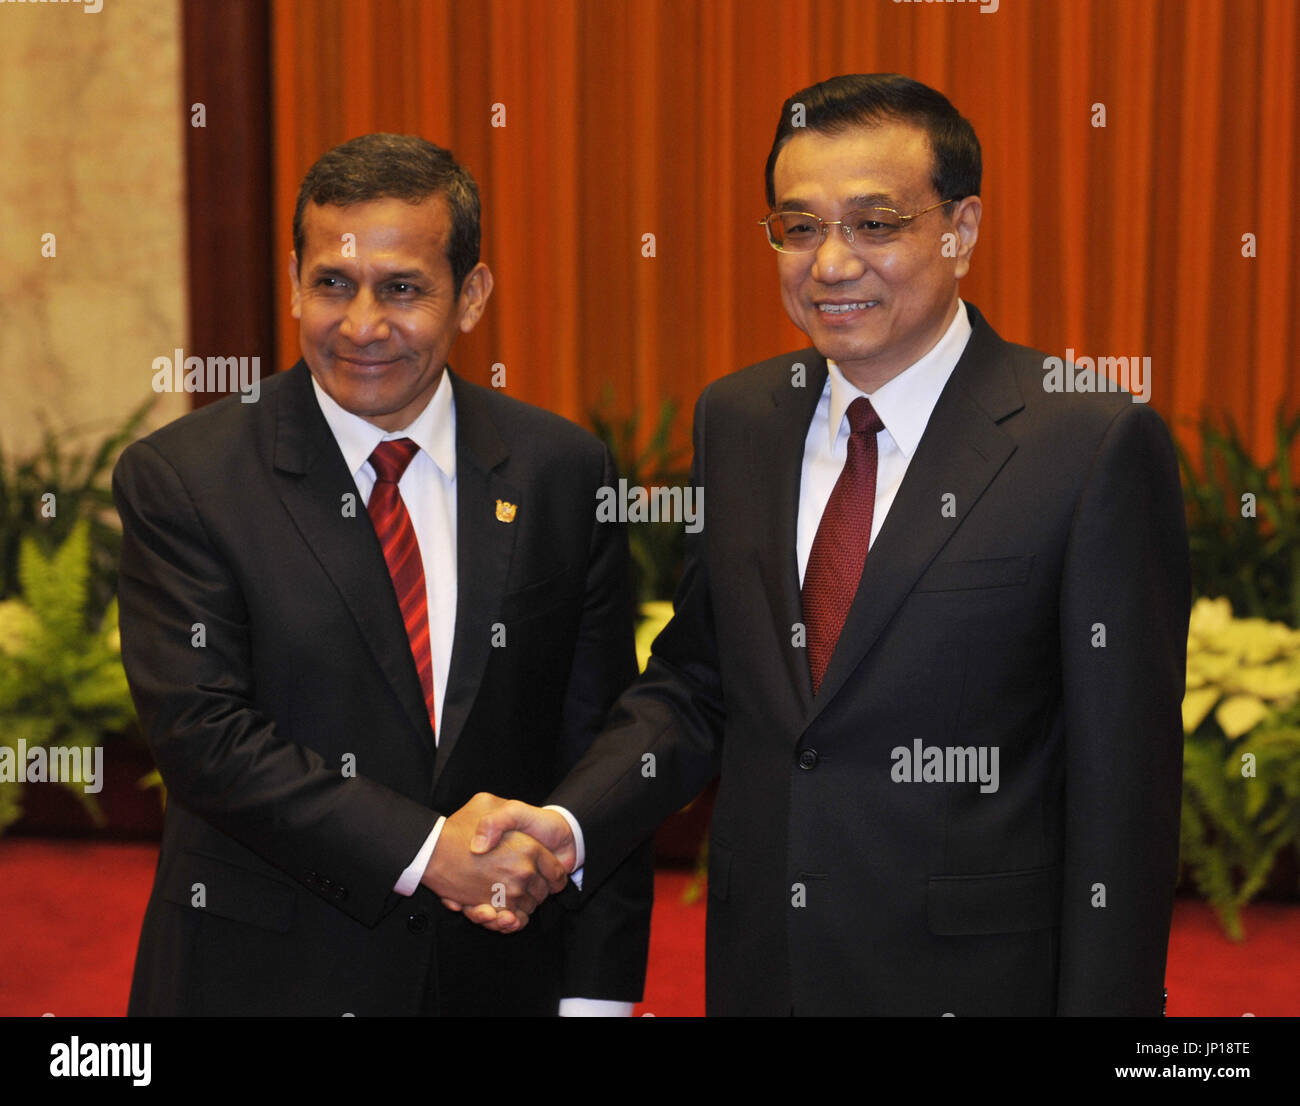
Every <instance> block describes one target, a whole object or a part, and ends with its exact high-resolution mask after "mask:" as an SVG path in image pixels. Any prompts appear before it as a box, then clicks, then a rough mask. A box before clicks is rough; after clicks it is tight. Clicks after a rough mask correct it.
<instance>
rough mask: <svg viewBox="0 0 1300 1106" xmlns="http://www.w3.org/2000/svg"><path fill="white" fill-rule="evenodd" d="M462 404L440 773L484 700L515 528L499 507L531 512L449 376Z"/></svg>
mask: <svg viewBox="0 0 1300 1106" xmlns="http://www.w3.org/2000/svg"><path fill="white" fill-rule="evenodd" d="M447 372H448V374H449V375H450V376H451V383H452V394H453V395H454V396H455V400H456V638H455V643H454V644H453V646H452V651H451V669H450V672H449V673H448V676H447V694H446V696H445V697H444V700H443V707H442V717H441V718H440V719H439V720H438V758H437V769H436V771H435V777H436V774H437V772H441V770H442V767H443V766H444V765H445V764H446V763H447V759H448V758H449V757H450V756H451V753H452V750H453V749H454V748H455V747H456V742H457V741H458V740H459V739H460V735H461V732H462V731H463V730H464V727H465V722H466V720H467V719H468V718H469V713H470V709H471V708H472V707H473V705H474V700H475V698H476V697H477V696H478V692H479V684H480V683H481V681H482V679H483V671H484V669H485V668H486V667H487V661H488V656H489V654H490V652H491V649H492V623H493V622H495V621H496V619H497V615H498V613H499V612H500V609H501V599H502V597H503V596H504V594H505V587H506V579H507V574H508V572H509V569H510V556H511V553H512V552H513V550H514V544H515V533H516V528H515V526H514V525H512V524H510V523H506V522H502V521H501V520H499V519H498V518H497V515H496V502H497V500H498V499H501V500H505V501H506V502H508V503H513V504H515V505H516V506H517V507H518V508H519V510H521V511H527V510H529V509H530V506H532V505H530V504H528V503H522V504H521V503H520V495H519V491H518V489H517V488H516V487H515V486H514V485H513V484H511V483H510V482H509V481H508V480H506V479H505V478H504V477H503V476H501V475H500V474H499V473H498V472H497V471H496V469H497V468H498V467H499V466H501V465H502V464H504V462H505V460H506V458H507V457H509V456H510V451H509V449H508V448H507V447H506V444H505V442H503V441H502V440H501V435H500V434H499V433H498V431H497V428H496V425H495V424H494V423H493V422H492V419H491V417H490V415H489V414H488V411H487V409H486V405H485V404H484V402H483V397H482V396H481V395H480V394H479V390H478V389H477V388H475V387H473V386H472V385H470V384H467V383H465V382H464V381H462V380H461V379H460V378H459V377H457V376H456V375H455V374H453V373H451V370H450V369H448V370H447Z"/></svg>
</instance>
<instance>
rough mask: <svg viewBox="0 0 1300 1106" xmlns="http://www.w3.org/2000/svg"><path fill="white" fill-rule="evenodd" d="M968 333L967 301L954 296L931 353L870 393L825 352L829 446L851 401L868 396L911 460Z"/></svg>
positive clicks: (969, 333)
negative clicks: (951, 313) (948, 317)
mask: <svg viewBox="0 0 1300 1106" xmlns="http://www.w3.org/2000/svg"><path fill="white" fill-rule="evenodd" d="M970 335H971V326H970V319H969V318H968V317H967V315H966V305H965V304H964V303H963V302H962V301H961V300H958V301H957V313H956V314H955V315H954V316H953V319H952V322H951V323H949V324H948V329H947V330H946V331H944V334H943V337H942V338H940V339H939V340H938V341H937V342H936V343H935V344H934V346H933V347H932V348H931V350H930V351H929V353H927V354H925V356H923V357H922V358H921V359H920V360H919V361H915V362H913V363H912V364H911V365H909V366H908V367H907V368H905V369H904V370H903V371H902V372H901V373H899V374H898V375H897V376H896V377H894V378H893V379H892V380H890V381H888V382H887V383H885V384H882V385H881V386H880V387H879V388H877V389H876V390H875V391H874V392H872V393H870V394H869V395H868V393H866V392H864V391H862V390H861V389H859V388H857V387H856V386H855V385H853V384H851V383H850V382H849V380H848V378H847V377H845V375H844V374H843V373H842V372H841V371H840V367H839V366H838V365H837V364H835V362H834V361H832V360H831V359H830V358H829V357H828V358H827V359H826V367H827V369H828V370H829V373H830V385H831V407H830V438H831V440H830V445H831V448H832V449H834V448H835V438H836V437H837V435H838V434H839V429H840V424H841V423H842V422H843V421H844V416H845V414H846V413H847V412H848V409H849V404H850V403H852V402H853V401H854V400H855V399H857V398H858V397H859V396H867V398H868V399H870V400H871V406H872V407H873V408H875V411H876V414H877V415H879V416H880V421H881V422H882V423H884V424H885V429H886V430H888V431H889V436H890V437H891V438H893V439H894V443H895V444H896V445H897V446H898V448H899V450H901V451H902V453H903V455H904V456H905V457H906V458H907V459H908V460H909V461H910V460H911V459H912V454H913V453H915V452H916V447H917V446H918V445H919V444H920V441H921V435H922V434H923V433H925V424H926V423H928V422H929V421H930V412H931V411H933V410H934V405H935V404H936V403H938V402H939V393H940V392H942V391H943V386H944V385H945V384H947V383H948V377H950V376H951V375H952V370H953V369H955V368H956V367H957V362H958V360H959V359H960V358H961V354H962V350H964V349H965V348H966V342H967V340H968V339H969V338H970Z"/></svg>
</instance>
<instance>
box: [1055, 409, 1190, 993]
mask: <svg viewBox="0 0 1300 1106" xmlns="http://www.w3.org/2000/svg"><path fill="white" fill-rule="evenodd" d="M1190 602H1191V584H1190V570H1189V563H1188V549H1187V529H1186V521H1185V517H1184V513H1183V505H1182V493H1181V488H1180V484H1179V478H1178V466H1177V463H1176V460H1175V455H1174V450H1173V446H1172V443H1171V441H1170V438H1169V434H1168V431H1167V430H1166V429H1165V426H1164V423H1163V422H1162V421H1161V420H1160V418H1159V416H1158V415H1157V414H1156V413H1155V412H1154V411H1152V410H1150V409H1149V408H1147V407H1146V406H1143V405H1138V404H1132V405H1128V406H1126V407H1125V408H1124V410H1123V411H1122V412H1121V413H1120V414H1119V415H1117V416H1116V417H1115V419H1114V420H1113V421H1112V422H1111V424H1110V426H1109V427H1108V429H1107V432H1106V434H1105V436H1104V438H1103V440H1102V442H1101V445H1100V447H1099V449H1098V452H1097V454H1096V456H1095V457H1094V459H1093V462H1092V469H1091V472H1090V473H1089V476H1088V479H1087V483H1086V485H1085V487H1084V491H1083V494H1082V496H1081V498H1080V501H1079V504H1078V507H1077V509H1076V512H1075V516H1074V520H1073V523H1072V526H1071V532H1070V538H1069V543H1068V547H1067V550H1066V556H1065V561H1064V566H1063V575H1062V581H1061V618H1060V631H1061V656H1062V669H1063V671H1062V681H1063V687H1062V692H1063V697H1064V710H1065V724H1066V766H1065V803H1066V810H1065V871H1064V881H1063V896H1064V899H1063V902H1062V910H1061V934H1060V940H1061V945H1060V989H1059V993H1058V1003H1057V1012H1058V1013H1059V1014H1064V1015H1069V1014H1083V1015H1159V1014H1160V1012H1161V991H1162V987H1163V981H1164V969H1165V953H1166V948H1167V945H1168V940H1169V923H1170V916H1171V912H1172V909H1173V892H1174V884H1175V882H1176V876H1177V867H1178V824H1179V811H1180V805H1181V792H1182V786H1181V785H1182V745H1183V729H1182V714H1181V702H1182V697H1183V691H1184V687H1185V670H1186V662H1187V622H1188V614H1189V610H1190Z"/></svg>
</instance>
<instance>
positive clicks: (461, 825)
mask: <svg viewBox="0 0 1300 1106" xmlns="http://www.w3.org/2000/svg"><path fill="white" fill-rule="evenodd" d="M577 866H578V846H577V843H576V842H575V841H574V839H573V831H572V830H571V829H570V828H569V822H568V819H566V818H565V817H564V816H563V815H562V814H559V813H557V812H556V811H554V810H542V809H541V808H539V807H535V806H529V805H528V804H527V803H522V802H519V801H517V800H507V799H498V798H497V797H496V796H495V795H489V794H487V793H486V792H480V793H479V794H477V795H475V796H474V798H472V799H471V800H470V801H469V802H468V803H466V804H465V805H464V806H463V807H461V808H460V810H458V811H456V813H455V814H451V815H448V817H447V820H446V821H445V822H444V823H443V827H442V833H441V834H440V835H439V836H438V843H437V845H435V846H434V850H433V855H432V856H431V857H430V858H429V863H428V865H427V866H426V867H425V869H424V876H423V877H422V878H421V880H420V882H421V883H422V884H424V886H425V887H428V888H429V889H430V890H431V891H433V892H434V894H436V895H437V896H438V897H439V898H440V899H442V904H443V906H445V907H447V908H448V909H449V910H458V911H460V912H462V913H463V914H464V915H465V917H467V918H468V919H469V920H470V921H472V922H474V923H475V924H476V925H481V926H483V927H484V928H485V929H491V930H494V931H495V932H497V933H514V932H516V931H518V930H521V929H523V928H524V926H526V925H527V924H528V916H529V915H530V914H531V913H532V912H533V911H534V910H536V909H537V907H538V906H539V905H540V904H541V903H542V901H543V900H544V899H545V898H546V896H547V895H550V894H554V893H556V892H558V891H561V890H563V888H564V885H565V884H566V883H567V882H568V880H569V873H570V872H572V871H573V870H574V868H576V867H577Z"/></svg>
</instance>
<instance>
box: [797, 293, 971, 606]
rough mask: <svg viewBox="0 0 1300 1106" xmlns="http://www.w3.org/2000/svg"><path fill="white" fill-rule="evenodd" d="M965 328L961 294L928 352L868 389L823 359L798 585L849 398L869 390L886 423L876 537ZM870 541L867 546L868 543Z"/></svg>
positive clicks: (808, 445)
mask: <svg viewBox="0 0 1300 1106" xmlns="http://www.w3.org/2000/svg"><path fill="white" fill-rule="evenodd" d="M970 334H971V329H970V319H968V318H967V316H966V305H965V304H964V303H962V302H961V301H960V300H958V301H957V314H956V315H954V316H953V320H952V322H951V323H950V324H949V326H948V329H947V330H946V331H944V334H943V337H942V338H940V339H939V341H938V342H936V343H935V344H934V346H933V347H932V348H931V349H930V352H929V353H927V354H925V355H924V356H923V357H922V358H921V359H920V360H919V361H916V362H914V363H913V364H911V365H909V366H908V367H907V368H906V369H904V370H903V371H902V372H901V373H899V374H898V375H897V376H896V377H894V378H893V379H892V380H890V381H888V382H887V383H885V384H882V385H881V386H880V387H879V388H877V389H876V390H875V391H874V392H872V393H870V394H868V393H866V392H864V391H861V390H860V389H858V388H857V387H855V386H854V385H853V384H850V383H849V381H848V380H847V379H846V378H845V376H844V374H843V373H842V372H840V368H839V366H838V365H837V364H835V362H834V361H830V360H827V362H826V365H827V368H829V370H830V372H829V373H828V375H827V379H826V386H825V387H824V388H823V389H822V395H821V399H820V400H819V401H818V403H817V410H816V411H815V412H814V413H813V417H812V422H811V423H810V424H809V426H808V436H807V437H806V438H805V439H804V447H803V475H802V477H801V479H800V481H799V528H798V536H797V539H796V554H797V556H798V559H799V585H800V587H802V586H803V577H804V572H805V571H806V570H807V568H808V555H809V554H810V553H811V552H812V546H813V538H815V537H816V536H817V527H818V526H819V525H820V524H821V520H822V513H823V512H824V511H825V510H826V504H827V503H828V502H829V501H830V498H831V492H832V491H833V490H834V488H835V481H836V480H838V479H839V477H840V472H841V470H842V469H843V468H844V462H845V460H846V459H847V458H848V450H849V420H848V418H847V415H848V410H849V404H850V403H852V402H853V401H854V400H855V399H857V398H858V397H859V396H866V397H867V398H868V399H869V400H871V406H872V407H874V408H875V411H876V414H877V415H879V416H880V421H881V422H882V423H884V424H885V428H884V429H883V430H881V431H879V432H877V434H876V448H877V451H878V454H879V460H878V462H877V466H876V505H875V509H874V513H873V514H872V518H871V542H872V543H874V542H875V540H876V535H877V534H879V533H880V527H881V526H882V525H883V524H884V521H885V516H886V515H887V514H888V513H889V508H890V507H891V506H892V505H893V502H894V497H895V496H896V495H898V489H899V487H900V486H901V485H902V483H903V477H904V476H905V475H906V473H907V466H908V463H909V462H910V461H911V460H912V455H913V454H914V453H915V452H916V447H917V445H918V444H919V443H920V441H921V435H922V434H923V433H924V432H925V427H926V424H927V423H928V422H929V421H930V413H931V412H932V411H933V410H934V405H935V404H936V403H938V402H939V393H940V392H942V391H943V387H944V385H945V384H947V383H948V378H949V377H950V376H951V375H952V370H953V369H955V368H956V367H957V361H958V360H959V359H960V357H961V355H962V351H963V350H964V349H965V348H966V342H967V340H968V339H969V338H970ZM867 548H868V549H870V545H868V547H867Z"/></svg>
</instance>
